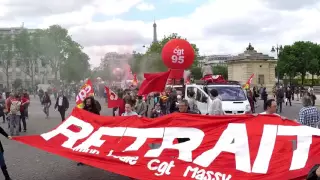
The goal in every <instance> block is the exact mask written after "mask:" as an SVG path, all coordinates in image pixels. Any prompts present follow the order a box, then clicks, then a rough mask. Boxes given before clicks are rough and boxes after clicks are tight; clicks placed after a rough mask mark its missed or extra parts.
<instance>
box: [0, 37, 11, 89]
mask: <svg viewBox="0 0 320 180" xmlns="http://www.w3.org/2000/svg"><path fill="white" fill-rule="evenodd" d="M13 55H14V53H13V39H12V37H11V35H1V36H0V65H1V67H2V68H3V73H4V74H5V76H6V83H7V88H9V86H10V84H9V68H10V67H11V64H12V59H13Z"/></svg>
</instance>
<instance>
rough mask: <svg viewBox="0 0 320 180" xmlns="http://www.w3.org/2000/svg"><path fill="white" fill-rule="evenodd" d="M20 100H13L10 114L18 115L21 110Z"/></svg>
mask: <svg viewBox="0 0 320 180" xmlns="http://www.w3.org/2000/svg"><path fill="white" fill-rule="evenodd" d="M20 105H21V104H20V102H19V101H12V102H11V106H10V114H13V115H16V114H17V113H18V112H20Z"/></svg>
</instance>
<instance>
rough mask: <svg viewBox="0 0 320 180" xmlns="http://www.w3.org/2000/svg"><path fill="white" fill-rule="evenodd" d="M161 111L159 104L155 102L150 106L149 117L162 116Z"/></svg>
mask: <svg viewBox="0 0 320 180" xmlns="http://www.w3.org/2000/svg"><path fill="white" fill-rule="evenodd" d="M163 115H164V114H163V112H162V110H161V106H160V103H159V102H158V103H156V105H155V106H154V108H152V110H151V116H150V117H151V118H157V117H160V116H163Z"/></svg>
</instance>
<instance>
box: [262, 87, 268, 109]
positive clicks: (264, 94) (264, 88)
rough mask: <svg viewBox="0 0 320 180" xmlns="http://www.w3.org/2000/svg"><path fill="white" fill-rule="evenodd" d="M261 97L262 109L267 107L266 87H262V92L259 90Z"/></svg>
mask: <svg viewBox="0 0 320 180" xmlns="http://www.w3.org/2000/svg"><path fill="white" fill-rule="evenodd" d="M261 99H262V100H263V110H266V109H267V106H266V103H267V100H268V93H267V88H266V87H263V88H262V92H261Z"/></svg>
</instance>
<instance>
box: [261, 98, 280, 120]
mask: <svg viewBox="0 0 320 180" xmlns="http://www.w3.org/2000/svg"><path fill="white" fill-rule="evenodd" d="M265 107H266V108H267V109H266V111H265V112H262V113H260V114H273V115H277V116H280V115H279V114H277V113H276V112H277V102H276V100H274V99H268V100H267V101H266V104H265Z"/></svg>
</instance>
